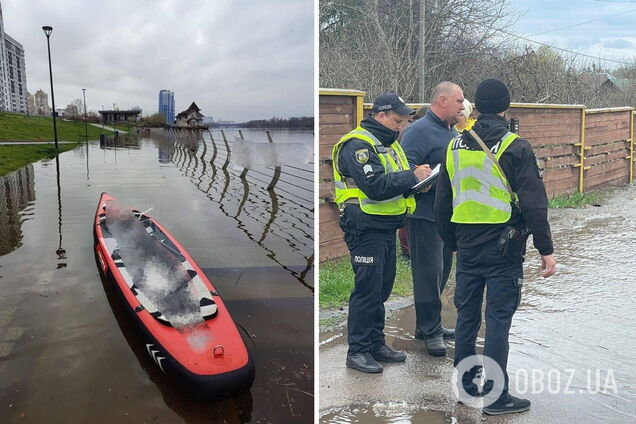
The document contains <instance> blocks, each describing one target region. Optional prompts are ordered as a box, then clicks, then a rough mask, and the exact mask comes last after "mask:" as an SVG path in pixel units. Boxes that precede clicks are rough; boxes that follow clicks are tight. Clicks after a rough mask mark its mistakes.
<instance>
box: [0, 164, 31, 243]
mask: <svg viewBox="0 0 636 424" xmlns="http://www.w3.org/2000/svg"><path fill="white" fill-rule="evenodd" d="M34 200H35V189H34V186H33V166H32V165H27V166H25V167H24V168H22V169H19V170H18V171H15V172H12V173H10V174H8V175H5V176H4V177H0V256H2V255H6V254H7V253H10V252H13V251H14V250H15V249H17V248H18V247H20V246H21V245H22V244H21V242H22V228H21V227H22V222H24V221H25V220H27V219H29V216H30V215H31V208H30V206H31V204H32V202H33V201H34Z"/></svg>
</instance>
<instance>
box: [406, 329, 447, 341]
mask: <svg viewBox="0 0 636 424" xmlns="http://www.w3.org/2000/svg"><path fill="white" fill-rule="evenodd" d="M442 336H443V337H444V340H450V339H454V338H455V329H454V328H445V327H442ZM415 338H416V339H419V340H424V338H425V336H424V334H423V333H422V332H421V331H420V330H419V329H417V328H416V329H415Z"/></svg>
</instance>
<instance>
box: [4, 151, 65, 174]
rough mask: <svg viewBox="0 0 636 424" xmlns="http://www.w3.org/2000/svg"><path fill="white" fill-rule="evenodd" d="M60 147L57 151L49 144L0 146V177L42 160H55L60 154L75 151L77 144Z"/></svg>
mask: <svg viewBox="0 0 636 424" xmlns="http://www.w3.org/2000/svg"><path fill="white" fill-rule="evenodd" d="M59 146H60V149H59V150H57V151H56V150H55V146H54V145H52V144H48V143H46V144H42V145H38V144H22V145H15V146H0V177H1V176H3V175H7V174H8V173H9V172H13V171H15V170H17V169H20V168H22V167H23V166H26V165H28V164H30V163H33V162H37V161H39V160H40V159H44V158H50V159H53V158H54V157H55V156H57V154H58V153H62V152H66V151H67V150H72V149H74V148H75V146H77V143H73V144H70V143H69V144H60V145H59Z"/></svg>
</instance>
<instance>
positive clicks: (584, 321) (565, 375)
mask: <svg viewBox="0 0 636 424" xmlns="http://www.w3.org/2000/svg"><path fill="white" fill-rule="evenodd" d="M550 221H551V224H552V232H553V238H554V241H555V255H556V257H557V261H558V266H557V274H556V275H555V276H553V277H550V278H548V279H544V278H542V277H541V273H540V257H539V255H538V253H536V251H535V250H534V249H530V250H529V254H528V255H527V260H526V263H525V270H524V272H525V284H524V288H523V297H522V301H521V305H520V307H519V310H518V312H517V313H516V315H515V318H514V320H513V325H512V329H511V336H510V342H511V346H510V358H509V369H508V372H509V375H510V386H511V391H512V392H513V394H514V393H517V394H523V397H527V398H528V399H530V400H531V401H532V403H533V405H532V409H531V410H530V411H529V412H526V413H522V414H514V415H511V416H502V417H488V416H485V415H482V414H481V413H480V411H478V410H475V409H472V408H469V407H466V406H461V405H458V404H457V403H456V402H455V399H454V397H453V394H452V391H451V386H450V378H451V375H452V371H453V363H452V357H453V355H454V349H453V342H450V343H448V346H449V347H450V349H449V355H448V357H446V358H433V357H431V356H428V355H427V354H426V353H425V351H424V346H423V342H420V341H416V340H414V339H413V331H414V322H415V313H414V309H413V307H412V306H410V307H407V308H404V309H401V310H399V311H396V312H394V313H393V315H392V316H391V318H390V319H389V320H388V322H387V328H386V332H387V334H388V337H387V342H388V343H389V344H392V345H393V346H395V347H397V348H399V349H403V350H405V351H406V352H407V355H408V358H407V362H406V363H405V364H401V365H388V366H386V367H385V370H384V373H382V374H379V375H364V374H361V373H358V372H355V371H352V370H349V369H347V368H346V367H345V365H344V361H345V356H346V335H343V331H342V330H343V329H340V330H339V331H332V332H328V333H324V334H322V335H321V348H320V396H321V398H320V400H321V402H320V411H321V412H320V414H321V421H322V422H325V423H347V422H360V423H393V422H411V421H412V422H417V420H421V422H431V423H451V422H461V423H479V422H490V423H509V422H510V423H511V422H514V423H535V422H607V423H609V422H616V423H623V422H636V383H635V382H636V369H635V368H634V366H633V364H634V359H635V358H636V354H635V353H634V352H636V339H635V338H634V334H636V321H634V315H635V314H636V306H635V304H636V302H635V301H636V295H635V292H636V276H635V275H634V264H635V263H636V186H634V185H632V186H629V187H624V188H621V189H617V190H616V191H615V192H614V193H613V194H612V195H611V196H610V197H609V198H608V199H606V200H605V201H603V202H602V204H601V206H600V207H587V208H584V209H578V210H575V209H565V210H550ZM453 292H454V276H452V275H451V280H449V287H448V289H447V290H446V291H445V293H444V294H443V305H444V306H443V322H444V324H445V325H446V326H454V322H455V319H456V314H455V309H454V306H453V303H452V296H453ZM479 336H480V337H479V338H478V341H477V344H478V346H479V347H483V336H484V328H483V326H482V328H481V330H480V334H479Z"/></svg>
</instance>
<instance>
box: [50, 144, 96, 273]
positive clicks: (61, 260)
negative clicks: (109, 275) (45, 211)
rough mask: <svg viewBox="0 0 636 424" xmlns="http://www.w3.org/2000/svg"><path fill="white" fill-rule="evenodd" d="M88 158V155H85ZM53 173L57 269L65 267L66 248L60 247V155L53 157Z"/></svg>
mask: <svg viewBox="0 0 636 424" xmlns="http://www.w3.org/2000/svg"><path fill="white" fill-rule="evenodd" d="M86 157H87V158H88V155H87V156H86ZM55 174H56V177H57V178H56V182H57V231H58V234H59V236H60V243H59V245H58V246H57V250H56V251H55V254H56V255H57V260H58V263H57V269H60V268H66V250H65V249H64V248H63V247H62V187H61V186H60V157H59V156H56V157H55Z"/></svg>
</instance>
